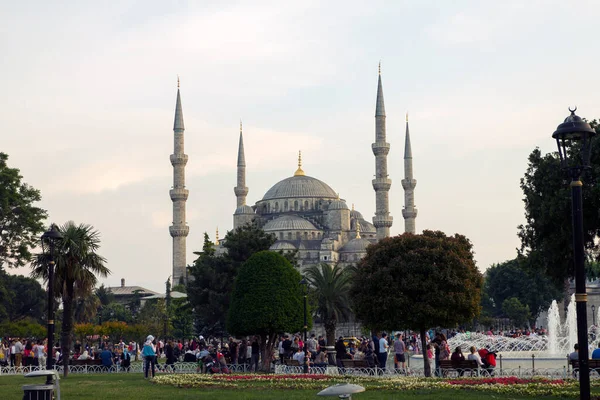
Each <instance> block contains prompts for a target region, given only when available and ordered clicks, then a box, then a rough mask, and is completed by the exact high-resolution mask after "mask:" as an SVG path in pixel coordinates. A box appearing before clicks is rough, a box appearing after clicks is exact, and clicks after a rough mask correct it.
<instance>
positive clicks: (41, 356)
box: [0, 338, 60, 368]
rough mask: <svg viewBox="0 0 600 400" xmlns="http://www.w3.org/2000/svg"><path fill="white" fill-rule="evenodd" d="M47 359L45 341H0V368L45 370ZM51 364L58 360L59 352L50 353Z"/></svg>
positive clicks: (46, 344)
mask: <svg viewBox="0 0 600 400" xmlns="http://www.w3.org/2000/svg"><path fill="white" fill-rule="evenodd" d="M47 357H48V343H47V340H28V339H22V338H2V339H0V367H9V366H10V367H17V368H20V367H41V368H45V366H46V360H47ZM50 357H52V358H53V364H54V363H55V362H56V361H57V360H59V358H60V351H58V349H56V348H55V349H53V350H52V351H51V352H50Z"/></svg>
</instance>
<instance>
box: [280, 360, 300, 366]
mask: <svg viewBox="0 0 600 400" xmlns="http://www.w3.org/2000/svg"><path fill="white" fill-rule="evenodd" d="M283 364H284V365H287V366H288V367H299V366H300V363H299V362H298V360H292V359H288V358H286V359H285V360H283Z"/></svg>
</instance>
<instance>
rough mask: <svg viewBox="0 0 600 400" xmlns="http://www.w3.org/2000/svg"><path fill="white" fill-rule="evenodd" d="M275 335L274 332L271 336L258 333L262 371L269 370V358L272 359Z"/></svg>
mask: <svg viewBox="0 0 600 400" xmlns="http://www.w3.org/2000/svg"><path fill="white" fill-rule="evenodd" d="M276 335H277V334H276V333H273V334H271V336H267V335H260V354H261V358H262V360H261V366H262V367H261V370H262V371H263V372H267V373H268V372H271V360H272V359H273V348H274V346H275V337H276ZM267 340H268V341H267Z"/></svg>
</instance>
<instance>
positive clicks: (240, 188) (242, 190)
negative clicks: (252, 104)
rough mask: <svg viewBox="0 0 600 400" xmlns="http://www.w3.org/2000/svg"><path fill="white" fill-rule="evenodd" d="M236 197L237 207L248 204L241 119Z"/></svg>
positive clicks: (234, 189) (234, 190)
mask: <svg viewBox="0 0 600 400" xmlns="http://www.w3.org/2000/svg"><path fill="white" fill-rule="evenodd" d="M233 192H234V193H235V197H237V207H241V206H245V205H246V195H247V194H248V188H247V187H246V157H244V137H243V135H242V121H241V120H240V144H239V147H238V159H237V186H236V187H234V188H233Z"/></svg>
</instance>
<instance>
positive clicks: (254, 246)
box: [187, 225, 275, 337]
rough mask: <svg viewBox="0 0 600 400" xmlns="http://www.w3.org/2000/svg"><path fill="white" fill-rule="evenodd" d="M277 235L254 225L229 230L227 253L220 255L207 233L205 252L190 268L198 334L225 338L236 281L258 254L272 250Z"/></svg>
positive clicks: (190, 287)
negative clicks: (249, 260)
mask: <svg viewBox="0 0 600 400" xmlns="http://www.w3.org/2000/svg"><path fill="white" fill-rule="evenodd" d="M273 243H275V236H274V235H271V234H266V233H265V232H264V231H263V230H262V229H259V228H256V227H254V226H252V225H245V226H242V227H238V228H237V229H235V230H233V231H229V232H228V233H227V235H226V236H225V238H224V241H223V246H224V247H225V249H226V250H227V251H226V252H225V254H220V255H217V254H216V252H215V247H214V243H213V242H211V240H210V238H209V236H208V234H206V233H205V234H204V244H203V247H202V252H199V253H194V254H197V255H198V258H197V259H196V260H195V261H194V264H193V265H192V266H191V268H190V275H191V276H192V277H193V279H190V280H189V281H188V284H187V294H188V299H189V301H190V303H191V305H192V307H193V308H194V310H195V315H196V319H197V324H198V327H199V328H200V329H198V333H200V334H202V335H204V336H217V337H219V336H225V335H226V334H227V332H226V329H225V320H226V317H227V311H228V310H229V300H230V296H231V291H232V289H233V282H234V280H235V277H236V276H237V273H238V270H239V269H240V267H241V265H242V264H243V263H244V262H245V261H246V260H247V259H248V258H249V257H250V256H251V255H252V254H254V253H257V252H259V251H263V250H268V249H269V247H271V245H272V244H273Z"/></svg>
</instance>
